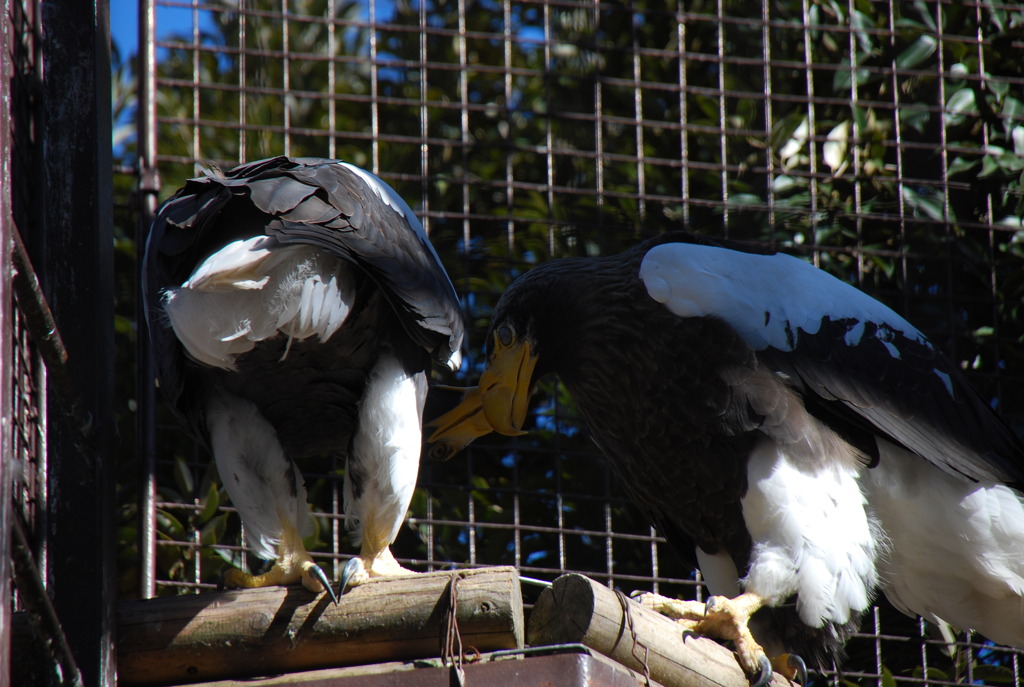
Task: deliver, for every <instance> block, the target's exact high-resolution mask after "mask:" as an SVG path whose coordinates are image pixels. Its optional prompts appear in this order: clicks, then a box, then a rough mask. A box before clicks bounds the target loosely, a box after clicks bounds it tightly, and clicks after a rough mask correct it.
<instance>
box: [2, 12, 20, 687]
mask: <svg viewBox="0 0 1024 687" xmlns="http://www.w3.org/2000/svg"><path fill="white" fill-rule="evenodd" d="M11 20H12V19H11V14H10V12H9V10H8V9H7V7H6V5H5V7H4V13H3V16H2V17H0V80H2V83H4V84H5V86H6V85H7V84H11V83H12V82H14V65H13V64H12V60H11V55H12V54H13V49H12V46H11V42H12V41H13V40H14V34H15V30H14V29H15V27H13V26H11ZM0 102H3V104H4V107H3V111H2V112H0V646H2V647H4V649H3V650H0V687H9V685H10V684H11V682H10V677H11V650H10V649H9V648H8V647H10V646H11V615H12V605H11V576H12V572H13V571H12V566H11V553H12V549H13V547H12V542H11V531H12V530H11V528H12V516H13V508H12V507H11V503H12V500H13V499H12V492H13V484H14V477H13V475H14V470H15V468H16V465H15V461H16V460H17V458H16V456H15V453H14V448H15V443H14V430H13V428H14V418H15V412H14V408H13V394H14V380H13V379H12V367H13V366H12V365H11V362H12V360H13V358H14V341H13V333H14V309H13V307H12V306H13V303H14V295H13V292H12V290H11V274H12V270H11V263H12V256H11V244H12V241H11V235H12V233H13V232H14V231H16V230H15V227H14V203H13V197H12V195H13V190H12V189H13V184H14V179H13V176H12V172H11V170H12V168H13V167H14V165H13V164H12V157H13V154H14V142H13V141H12V131H11V129H12V126H13V122H12V119H13V115H14V113H13V112H11V99H10V98H9V97H4V99H3V100H2V101H0Z"/></svg>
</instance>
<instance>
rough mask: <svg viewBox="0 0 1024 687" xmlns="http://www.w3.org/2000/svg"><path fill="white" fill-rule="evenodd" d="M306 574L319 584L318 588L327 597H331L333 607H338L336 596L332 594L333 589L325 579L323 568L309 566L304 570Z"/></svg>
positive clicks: (325, 574)
mask: <svg viewBox="0 0 1024 687" xmlns="http://www.w3.org/2000/svg"><path fill="white" fill-rule="evenodd" d="M306 573H307V574H308V575H309V576H310V577H312V578H313V579H314V580H316V581H317V582H319V583H320V586H321V587H323V588H324V591H325V592H327V596H329V597H331V601H333V602H334V605H335V606H337V605H338V596H337V595H336V594H335V593H334V588H333V587H331V581H330V580H329V579H328V578H327V573H325V572H324V570H323V568H321V567H320V566H319V565H310V566H309V567H308V568H306Z"/></svg>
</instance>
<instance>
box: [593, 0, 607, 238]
mask: <svg viewBox="0 0 1024 687" xmlns="http://www.w3.org/2000/svg"><path fill="white" fill-rule="evenodd" d="M592 16H593V22H594V31H595V32H596V33H600V31H601V0H594V9H593V10H592ZM604 157H605V155H604V88H603V83H602V81H601V79H600V78H596V79H594V177H595V178H594V186H595V193H596V194H597V218H598V222H600V221H601V219H602V218H603V216H604V202H605V199H604Z"/></svg>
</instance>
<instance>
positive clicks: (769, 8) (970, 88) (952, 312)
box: [133, 0, 1024, 684]
mask: <svg viewBox="0 0 1024 687" xmlns="http://www.w3.org/2000/svg"><path fill="white" fill-rule="evenodd" d="M141 6H142V8H143V14H144V15H145V14H146V13H148V12H150V11H152V16H155V22H154V23H153V31H152V32H151V33H150V34H149V35H148V36H147V37H146V41H147V43H146V45H144V46H142V47H141V49H142V50H147V51H152V54H153V56H154V57H155V62H154V63H153V64H151V65H150V67H149V68H148V69H147V70H144V71H143V73H141V74H140V79H142V80H143V82H144V88H143V92H147V89H148V92H149V93H150V94H151V97H152V99H153V100H152V103H151V104H147V103H146V102H142V103H140V108H139V116H140V117H141V118H143V120H144V121H143V122H141V125H142V127H143V131H149V132H151V133H150V137H149V138H150V140H151V141H152V146H153V149H152V150H151V151H149V152H148V154H147V153H144V154H143V155H142V159H143V160H144V161H145V160H148V161H149V164H151V165H152V167H151V168H147V167H146V164H147V163H146V162H144V164H143V168H141V169H139V170H137V171H138V173H139V174H140V175H141V176H142V177H143V178H152V174H153V173H154V172H156V173H158V174H159V178H160V181H161V184H160V193H161V194H162V196H166V195H168V194H169V193H170V192H172V191H173V190H174V189H175V188H177V187H178V186H180V185H181V183H182V182H183V181H184V180H185V179H186V178H188V177H191V176H194V175H196V174H197V172H198V171H199V170H200V168H201V167H203V166H206V165H210V164H215V165H219V166H222V167H224V168H228V167H231V166H234V165H235V164H237V163H239V162H242V161H247V160H255V159H259V158H264V157H269V156H273V155H278V154H285V155H292V156H313V157H329V158H343V159H346V160H348V161H350V162H352V163H354V164H357V165H360V166H363V167H365V168H367V169H369V170H371V171H373V172H374V173H376V174H378V175H379V176H381V177H382V178H384V179H385V180H387V181H388V182H389V183H391V184H392V185H393V186H394V187H395V189H396V190H397V191H398V192H399V193H400V194H401V195H402V196H403V197H405V198H406V199H407V200H408V201H409V202H410V204H411V205H412V206H413V207H415V208H416V209H417V213H418V214H419V215H420V217H421V219H422V220H423V223H424V225H425V227H426V228H427V230H428V232H429V234H430V236H431V239H432V241H433V243H434V245H435V247H436V248H437V250H438V252H439V254H440V255H441V257H442V260H443V261H444V263H445V265H446V267H447V269H448V271H449V273H450V275H451V277H452V280H453V282H454V283H455V285H456V288H457V289H458V290H459V292H460V294H461V295H462V297H463V302H464V306H465V314H466V321H467V325H468V329H469V333H468V342H469V345H468V349H467V351H466V353H467V355H466V356H465V363H464V364H463V367H462V369H461V370H460V371H459V372H458V373H457V374H456V375H454V376H452V377H446V378H440V377H439V378H438V381H443V382H448V383H456V384H463V385H464V384H468V383H472V382H474V381H475V379H476V376H477V375H478V374H479V371H480V368H481V366H482V362H483V361H482V357H481V353H480V348H481V345H482V338H483V333H484V331H485V330H486V326H487V321H488V318H489V314H490V310H491V308H492V307H493V305H494V303H495V302H496V300H497V298H498V296H499V295H500V293H501V292H502V290H503V288H504V286H506V285H507V283H508V281H509V280H510V279H511V278H513V277H514V276H515V275H517V274H519V273H520V272H522V271H523V270H525V269H528V268H529V267H530V266H532V265H536V264H538V263H540V262H543V261H544V260H547V259H549V258H551V257H560V256H566V255H598V254H609V253H614V252H617V251H619V250H621V249H624V248H626V247H627V246H629V245H631V244H632V243H634V242H635V241H637V240H638V239H640V238H642V237H646V236H649V235H652V234H653V233H657V232H660V231H663V230H666V229H669V228H679V227H683V226H687V227H689V228H690V229H691V230H693V231H698V232H702V233H707V234H710V235H712V236H722V237H728V238H731V239H737V240H743V241H747V242H750V243H752V244H756V245H762V246H767V247H773V248H780V249H784V250H786V251H788V252H792V253H794V254H797V255H801V256H804V257H806V258H807V259H809V260H811V261H813V262H814V263H815V264H817V265H819V266H821V267H823V268H825V269H827V270H829V271H830V272H832V273H833V274H835V275H837V276H839V277H841V278H843V279H845V280H847V281H849V282H851V283H854V284H856V285H858V286H860V287H861V288H863V289H865V290H866V291H868V292H869V293H871V294H872V295H874V296H876V297H878V298H879V299H881V300H883V301H885V302H887V303H888V304H890V305H892V306H893V307H894V308H895V309H896V310H897V311H899V312H901V313H902V314H904V315H905V316H906V317H907V318H908V319H909V320H910V321H911V322H913V323H914V324H915V325H917V326H918V327H919V328H921V329H922V330H923V331H924V332H925V333H926V334H927V335H928V336H929V337H930V338H931V339H932V340H933V341H935V342H936V343H937V344H938V345H939V346H940V347H942V348H943V349H944V350H945V351H946V352H947V353H949V354H950V356H951V357H952V358H953V359H954V360H955V361H956V362H957V363H959V364H960V365H961V366H962V367H963V368H964V370H965V371H967V373H968V374H969V376H970V379H971V381H972V382H973V383H974V384H975V385H976V386H977V388H978V389H979V391H980V392H981V393H982V395H983V397H984V398H985V399H986V400H988V401H989V402H990V403H991V405H992V406H993V407H995V408H996V409H998V410H999V411H1001V412H1002V413H1004V415H1006V416H1007V417H1008V418H1009V419H1010V420H1011V421H1015V422H1016V423H1017V424H1018V425H1019V424H1020V419H1021V417H1022V414H1024V396H1022V394H1024V384H1022V383H1021V382H1022V381H1024V361H1022V358H1021V354H1020V350H1021V349H1020V341H1021V337H1022V336H1024V317H1022V314H1021V304H1022V295H1024V278H1022V276H1024V271H1022V270H1021V267H1022V262H1021V258H1022V255H1024V248H1022V245H1024V244H1022V242H1021V236H1024V234H1022V233H1021V230H1022V226H1021V222H1022V216H1024V193H1022V190H1021V182H1022V178H1021V172H1022V169H1024V58H1022V57H1021V55H1024V42H1022V41H1024V38H1022V36H1024V34H1022V31H1024V6H1021V5H1010V4H1003V3H996V2H973V3H972V2H967V3H949V2H942V1H940V0H926V1H922V2H917V3H912V4H910V3H899V2H893V1H890V2H884V1H878V2H854V1H852V0H851V1H850V2H845V3H843V2H831V1H825V0H794V1H786V2H768V1H767V0H765V2H762V3H740V2H723V1H722V0H719V1H718V2H701V1H697V2H686V3H683V2H678V3H672V2H650V3H647V2H633V3H618V2H602V1H600V0H594V1H590V0H578V1H577V0H567V1H565V2H555V1H549V0H536V1H522V2H517V1H514V0H504V1H503V2H498V1H495V0H460V1H459V2H457V3H437V4H433V3H425V2H419V3H407V2H391V1H378V0H365V1H361V2H346V1H343V0H210V1H208V2H200V1H198V0H191V1H179V0H158V1H156V2H152V1H151V0H150V1H143V2H142V4H141ZM146 139H147V136H146V135H143V136H142V137H140V146H144V145H146V143H145V141H146ZM544 391H545V393H544V394H543V395H542V399H541V400H540V402H539V404H538V405H537V406H536V408H535V410H534V413H533V420H532V424H531V429H532V430H533V431H532V432H531V434H530V435H529V436H527V437H521V438H517V439H515V440H497V439H492V440H489V441H483V440H482V441H480V442H478V443H477V444H474V445H473V447H471V449H469V450H468V451H466V452H465V453H464V454H462V455H460V456H459V457H457V458H456V459H454V460H452V461H450V462H447V463H434V462H431V461H429V460H428V459H426V458H425V459H424V461H423V463H422V465H421V471H420V480H419V488H418V489H417V492H416V496H415V498H414V501H413V506H412V508H411V511H410V516H409V518H408V526H407V527H406V528H404V529H403V531H402V533H401V534H400V536H399V539H398V541H397V542H396V544H395V546H394V549H395V552H396V555H397V556H398V558H399V560H400V561H402V562H403V564H406V565H409V566H411V567H413V568H415V569H419V570H430V569H438V568H445V567H449V566H456V567H459V566H480V565H493V564H513V565H515V566H517V567H518V568H519V569H520V570H521V571H522V572H523V574H525V575H529V576H533V577H538V578H542V579H553V578H554V577H555V576H557V575H559V574H561V573H563V572H566V571H577V572H582V573H585V574H587V575H590V576H591V577H594V578H595V579H597V580H600V581H601V582H603V583H607V584H609V585H612V586H615V587H619V588H622V589H624V590H626V591H629V590H632V589H653V590H655V591H660V592H662V593H667V594H676V595H681V596H685V597H689V598H700V595H701V594H702V593H703V592H702V588H701V584H700V578H699V575H695V574H693V573H691V571H689V570H686V569H684V568H683V567H682V566H681V565H680V564H679V562H678V561H677V560H676V559H675V558H674V557H673V554H672V553H671V552H670V551H669V550H668V548H667V546H666V544H665V542H664V540H663V539H661V538H660V537H659V536H658V535H657V533H656V532H654V531H653V530H652V529H651V527H650V526H649V525H648V524H647V522H646V521H645V520H644V519H643V518H642V517H641V516H640V515H639V514H638V513H637V512H635V511H634V510H633V509H632V507H631V506H630V505H629V503H628V502H627V501H626V499H625V498H624V495H623V492H622V489H621V487H620V485H618V484H617V483H616V482H615V479H614V478H613V476H612V475H611V473H610V472H609V470H608V469H607V465H606V464H605V461H604V459H603V458H602V457H601V456H600V454H598V453H597V452H596V451H595V450H594V448H593V446H592V445H591V444H590V442H589V439H588V438H587V436H586V430H585V428H584V426H583V424H582V421H581V420H580V419H579V417H578V416H577V414H576V413H575V411H574V407H573V405H572V401H571V399H570V398H569V397H568V395H567V394H566V393H565V391H564V389H562V388H561V387H560V386H559V385H558V384H557V383H555V382H551V383H548V384H547V385H546V386H545V387H544ZM446 401H447V399H444V398H438V399H435V401H434V402H433V403H432V405H431V406H430V407H429V408H428V411H427V414H428V415H430V414H431V412H433V413H434V414H435V415H436V414H437V413H439V412H440V411H441V410H444V409H445V408H444V404H445V402H446ZM155 436H156V443H155V456H156V461H155V464H154V466H153V468H152V470H151V474H148V475H147V476H146V479H150V480H153V481H152V482H151V484H152V485H155V486H151V487H149V489H152V490H153V493H154V495H155V498H154V499H152V500H151V501H149V502H148V505H146V506H145V507H144V508H143V512H142V516H143V519H144V520H145V519H148V520H149V521H150V523H151V527H149V528H148V529H146V528H144V530H143V531H148V532H150V535H148V536H150V538H151V541H150V542H148V544H147V543H146V542H142V544H141V546H142V548H145V547H146V546H152V547H155V555H154V556H153V557H152V559H151V560H149V561H147V562H144V566H148V567H149V568H150V570H149V571H148V573H149V574H150V575H151V576H152V579H153V581H154V584H155V591H156V592H157V593H161V594H164V593H174V592H179V591H190V590H193V589H196V588H201V587H212V586H214V585H215V584H216V582H217V579H218V576H219V574H220V572H221V570H222V569H223V566H224V565H225V564H226V563H227V562H235V563H237V562H243V563H246V562H247V561H245V560H244V558H245V553H244V550H243V549H242V547H241V546H240V545H239V542H240V539H239V534H240V532H239V523H238V519H237V516H236V515H234V513H233V511H232V509H231V507H230V503H228V502H227V499H226V495H225V494H224V492H223V491H222V489H221V488H220V487H219V485H218V479H217V477H216V475H215V473H214V472H213V468H212V467H211V466H210V462H209V460H208V458H207V457H206V456H204V455H203V454H202V452H201V451H199V450H197V449H196V448H195V447H194V446H192V445H191V444H189V443H187V442H185V441H183V440H182V438H181V433H180V431H179V430H178V428H177V426H176V425H175V423H174V422H173V420H171V418H170V416H169V415H165V414H163V413H161V415H160V416H159V422H158V425H157V431H156V434H155ZM304 471H305V474H306V476H307V487H308V488H309V490H310V497H311V501H312V502H313V503H314V504H315V507H316V513H315V515H316V521H317V523H318V527H317V532H316V534H315V535H314V539H315V542H313V544H314V548H315V551H316V553H314V556H315V557H317V558H318V559H319V560H320V561H321V562H326V563H327V564H328V569H330V568H331V566H333V568H334V573H335V574H337V572H338V569H339V567H340V565H341V564H343V563H344V560H345V559H346V558H347V557H348V556H349V555H351V554H352V553H354V549H353V547H352V546H351V545H350V544H349V543H348V542H347V540H346V537H345V527H344V518H345V516H344V514H343V508H342V498H341V487H340V475H341V474H342V466H341V465H340V464H339V461H338V459H337V457H330V456H327V457H325V458H324V459H323V461H322V462H321V463H320V464H316V465H305V466H304ZM144 491H145V489H144ZM133 514H134V512H133ZM849 651H850V659H849V661H848V662H847V664H846V666H845V672H844V673H838V672H836V673H832V674H829V675H828V676H827V679H828V680H831V681H833V682H835V683H838V682H839V681H840V680H841V679H852V680H857V681H859V680H865V681H867V682H877V683H878V684H883V683H886V684H889V683H888V682H886V681H887V680H889V678H890V676H891V677H892V679H893V680H895V681H896V682H897V683H907V684H911V683H920V682H922V681H924V680H925V679H927V680H929V681H930V683H931V684H946V683H948V684H956V683H959V682H961V681H963V680H967V681H969V682H978V681H984V680H989V681H992V683H993V684H995V683H999V682H1000V681H1002V680H1006V681H1014V680H1015V681H1017V682H1018V683H1019V682H1020V680H1021V671H1022V670H1024V667H1022V666H1021V665H1020V658H1021V657H1020V654H1019V653H1018V652H1015V651H1011V650H1007V649H1003V648H999V647H994V646H991V645H988V644H985V643H984V641H983V640H982V639H981V638H977V637H975V638H973V639H971V638H963V637H961V638H960V639H959V640H957V641H956V642H953V641H951V640H950V639H948V638H944V637H943V636H942V635H941V634H937V633H936V629H935V628H931V627H929V626H927V624H926V623H924V622H923V621H920V620H915V619H909V618H905V617H903V616H901V615H900V614H898V613H897V612H895V611H894V610H893V609H892V608H891V607H889V606H887V605H886V604H885V603H884V602H880V606H879V607H878V608H876V609H875V611H874V613H873V616H871V617H869V618H868V620H867V621H866V622H865V624H864V627H863V630H862V633H861V634H860V635H858V636H857V637H856V638H855V639H854V640H853V641H852V642H851V643H850V646H849Z"/></svg>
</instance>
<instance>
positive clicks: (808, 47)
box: [803, 0, 821, 266]
mask: <svg viewBox="0 0 1024 687" xmlns="http://www.w3.org/2000/svg"><path fill="white" fill-rule="evenodd" d="M803 21H804V79H805V80H806V82H807V83H806V89H807V90H806V93H807V159H808V161H809V162H808V167H809V170H808V172H809V174H810V179H809V181H808V188H809V190H810V192H811V217H810V225H811V237H810V238H811V241H812V243H813V245H814V246H815V247H816V248H817V244H818V238H817V234H818V231H817V229H818V144H817V142H816V136H817V135H818V122H817V117H816V109H815V102H814V48H813V45H814V37H813V36H812V34H811V31H812V27H811V4H810V0H803ZM812 260H813V261H814V264H815V265H817V266H820V265H821V255H820V254H819V253H818V251H817V249H816V250H815V251H814V254H813V255H812Z"/></svg>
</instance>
